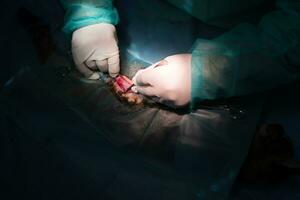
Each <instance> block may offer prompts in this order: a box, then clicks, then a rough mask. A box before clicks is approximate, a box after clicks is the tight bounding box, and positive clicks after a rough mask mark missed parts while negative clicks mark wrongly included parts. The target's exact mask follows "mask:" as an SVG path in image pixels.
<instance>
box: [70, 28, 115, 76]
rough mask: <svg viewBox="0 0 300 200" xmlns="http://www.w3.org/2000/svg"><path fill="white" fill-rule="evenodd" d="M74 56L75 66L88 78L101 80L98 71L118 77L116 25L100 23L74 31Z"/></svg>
mask: <svg viewBox="0 0 300 200" xmlns="http://www.w3.org/2000/svg"><path fill="white" fill-rule="evenodd" d="M72 54H73V59H74V62H75V65H76V66H77V68H78V70H79V71H80V72H81V73H82V74H83V75H84V76H85V77H86V78H89V79H99V75H98V73H96V72H95V70H97V69H99V70H100V71H102V72H108V73H109V74H110V76H112V77H115V76H117V75H118V73H119V71H120V64H119V63H120V61H119V48H118V45H117V36H116V29H115V27H114V25H111V24H106V23H100V24H94V25H89V26H86V27H83V28H80V29H78V30H76V31H74V32H73V36H72Z"/></svg>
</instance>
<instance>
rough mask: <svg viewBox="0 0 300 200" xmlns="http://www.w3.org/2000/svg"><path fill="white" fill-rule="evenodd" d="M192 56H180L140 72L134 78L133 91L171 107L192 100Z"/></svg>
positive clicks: (171, 57)
mask: <svg viewBox="0 0 300 200" xmlns="http://www.w3.org/2000/svg"><path fill="white" fill-rule="evenodd" d="M191 59H192V56H191V54H178V55H173V56H169V57H166V58H165V59H164V60H162V61H160V62H158V63H155V64H154V65H151V66H150V67H148V68H146V69H143V70H140V71H138V72H137V73H136V75H135V76H134V77H133V79H132V80H133V82H134V84H135V85H136V86H135V87H134V88H133V90H135V91H137V92H138V93H141V94H143V95H146V96H150V97H153V98H154V99H156V100H157V101H158V102H160V103H163V104H166V105H168V106H171V107H180V106H184V105H186V104H188V103H189V102H190V100H191Z"/></svg>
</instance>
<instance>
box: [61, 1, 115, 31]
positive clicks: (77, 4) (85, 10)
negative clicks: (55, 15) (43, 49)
mask: <svg viewBox="0 0 300 200" xmlns="http://www.w3.org/2000/svg"><path fill="white" fill-rule="evenodd" d="M61 3H62V5H63V7H64V8H65V10H66V15H65V25H64V28H63V30H64V32H66V33H72V32H73V31H75V30H76V29H79V28H81V27H84V26H88V25H92V24H96V23H110V24H114V25H115V24H117V23H118V22H119V16H118V12H117V10H116V9H115V8H114V6H113V0H61Z"/></svg>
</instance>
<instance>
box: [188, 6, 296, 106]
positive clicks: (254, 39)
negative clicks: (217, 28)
mask: <svg viewBox="0 0 300 200" xmlns="http://www.w3.org/2000/svg"><path fill="white" fill-rule="evenodd" d="M277 6H278V8H280V9H279V10H276V11H273V12H271V13H269V14H267V15H266V16H264V17H263V19H262V20H261V22H260V23H259V25H258V26H254V25H251V24H241V25H239V26H237V27H236V28H234V29H232V30H231V31H229V32H227V33H225V34H223V35H222V36H220V37H218V38H216V39H214V40H210V41H208V40H201V39H199V40H197V42H196V44H195V47H194V49H193V56H192V94H191V95H192V103H195V102H197V101H201V100H205V99H218V98H226V97H231V96H240V95H245V94H250V93H254V92H260V91H263V90H267V89H272V88H276V87H278V86H281V85H284V84H287V83H290V82H293V81H296V80H299V78H300V1H298V0H297V1H296V0H295V1H292V0H281V1H278V2H277Z"/></svg>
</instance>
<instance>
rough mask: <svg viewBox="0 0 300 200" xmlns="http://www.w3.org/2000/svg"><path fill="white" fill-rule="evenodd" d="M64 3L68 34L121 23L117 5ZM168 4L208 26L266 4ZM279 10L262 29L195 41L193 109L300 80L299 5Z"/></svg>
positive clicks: (281, 4)
mask: <svg viewBox="0 0 300 200" xmlns="http://www.w3.org/2000/svg"><path fill="white" fill-rule="evenodd" d="M61 1H62V4H63V6H64V8H65V9H66V17H65V26H64V30H65V32H67V33H71V32H72V31H74V30H76V29H78V28H81V27H83V26H87V25H91V24H95V23H100V22H106V23H111V24H117V23H118V20H119V18H118V13H117V11H116V9H115V8H114V6H113V1H112V0H98V1H96V0H61ZM169 1H170V2H171V3H173V4H174V5H176V6H178V7H181V8H182V9H184V10H186V11H187V12H189V13H190V14H191V15H193V16H195V17H197V18H199V19H201V20H203V21H207V22H209V21H210V20H211V19H216V18H224V19H225V17H226V16H232V14H237V13H240V12H243V11H244V10H246V9H247V7H248V8H254V7H255V6H257V5H258V4H259V3H262V1H264V0H255V1H249V0H248V1H246V2H245V1H243V2H242V3H241V2H240V1H235V0H224V1H217V0H215V1H207V0H201V1H195V0H169ZM247 2H248V3H247ZM229 5H231V6H229ZM233 5H234V6H233ZM276 6H277V9H276V10H274V11H272V12H269V13H267V14H266V15H265V16H264V17H263V18H262V19H261V20H260V22H259V24H257V25H254V24H250V23H241V24H239V25H237V26H236V27H234V28H232V29H231V30H230V31H228V32H227V33H225V34H223V35H221V36H219V37H218V38H215V39H213V40H204V39H201V38H199V39H198V40H197V41H196V42H195V44H194V46H193V52H192V54H193V56H192V74H191V76H192V94H191V96H192V104H193V103H195V102H199V101H202V100H206V99H218V98H227V97H231V96H239V95H245V94H251V93H254V92H260V91H264V90H267V89H272V88H275V87H278V86H281V85H284V84H287V83H291V82H293V81H296V80H298V79H299V71H300V67H299V66H300V56H299V55H300V45H299V39H300V1H299V0H277V3H276ZM204 8H205V9H204ZM201 10H203V11H202V12H200V11H201ZM204 11H207V12H204ZM254 12H255V11H254ZM241 18H242V17H241Z"/></svg>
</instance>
